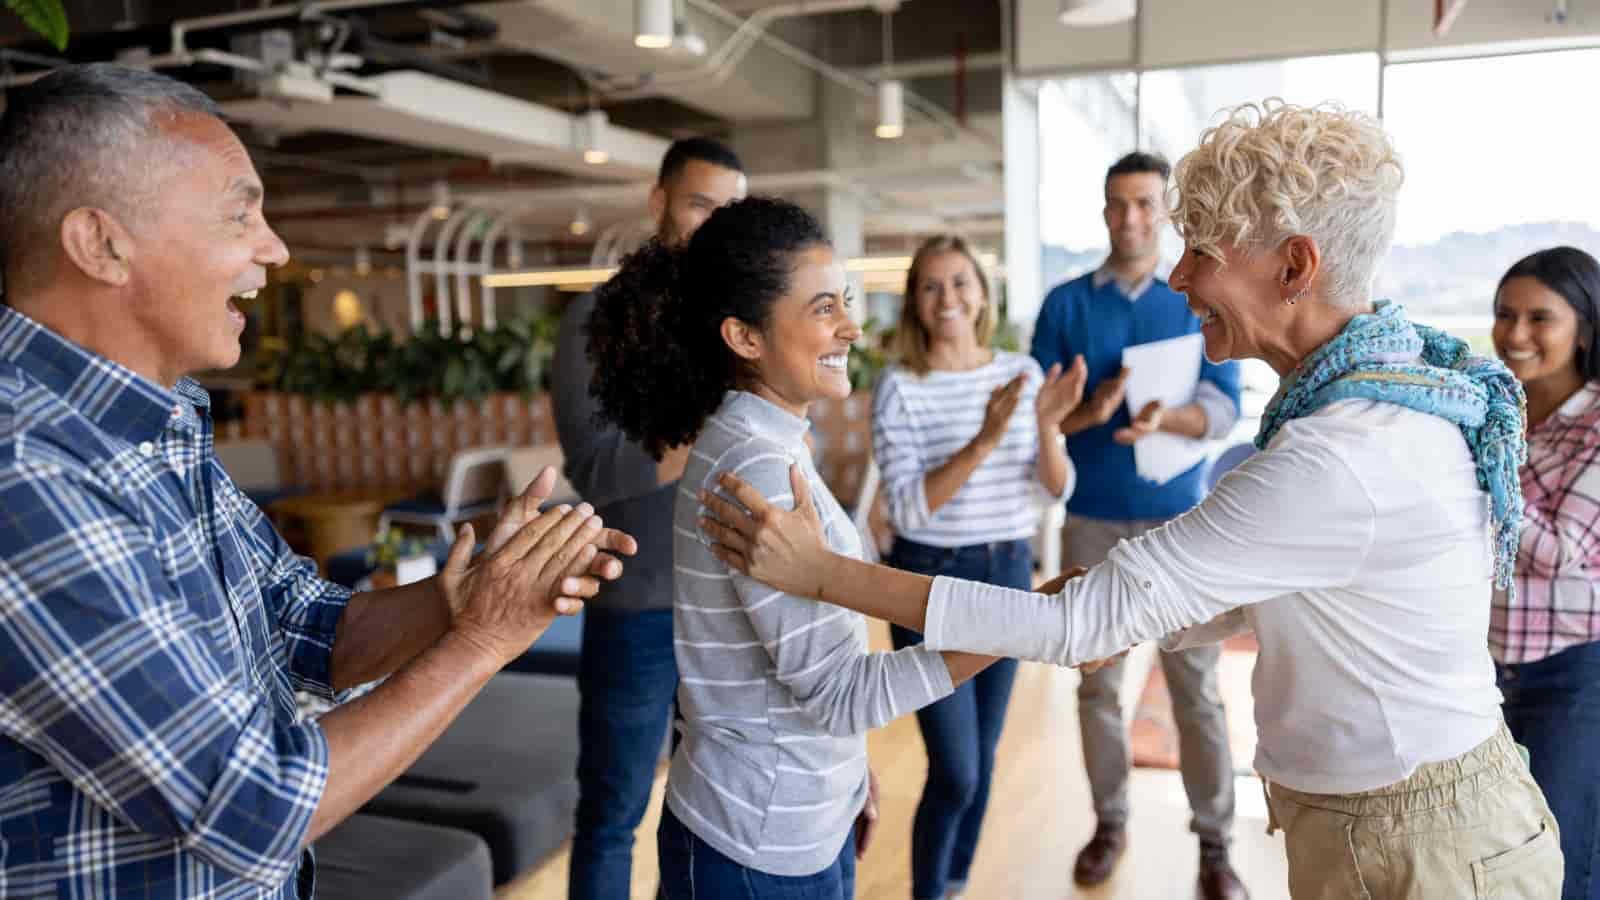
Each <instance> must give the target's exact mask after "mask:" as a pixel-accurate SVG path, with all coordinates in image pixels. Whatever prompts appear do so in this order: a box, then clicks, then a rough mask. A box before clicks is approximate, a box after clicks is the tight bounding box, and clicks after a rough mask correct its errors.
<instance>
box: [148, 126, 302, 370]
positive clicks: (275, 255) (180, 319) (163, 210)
mask: <svg viewBox="0 0 1600 900" xmlns="http://www.w3.org/2000/svg"><path fill="white" fill-rule="evenodd" d="M165 130H166V131H167V136H168V138H169V140H170V143H171V144H172V145H173V146H175V147H176V148H177V150H176V152H178V153H180V154H182V155H183V159H182V165H176V166H173V167H172V171H171V174H169V175H167V176H166V178H165V181H164V182H163V183H162V185H161V187H160V190H158V191H156V192H155V193H154V195H153V197H152V202H151V205H150V206H149V208H147V209H146V210H145V216H144V218H143V221H142V222H141V224H140V225H139V226H138V227H137V228H135V229H132V230H131V231H130V233H129V234H130V241H131V252H130V253H129V254H128V257H127V260H126V262H127V267H128V271H127V281H126V283H125V284H124V285H123V286H122V290H123V292H124V296H125V298H126V301H127V304H128V312H129V317H130V319H131V323H130V324H131V326H132V330H133V333H131V334H129V335H128V336H127V337H128V340H129V341H130V342H133V343H135V344H137V345H138V346H140V347H142V348H144V352H143V353H142V354H141V355H142V356H144V357H146V364H145V366H144V367H142V368H148V369H150V371H141V374H144V375H146V376H147V377H151V378H153V379H155V380H157V381H159V382H160V383H162V384H166V385H171V384H173V383H175V382H176V381H177V380H178V378H180V377H182V376H184V375H187V374H190V373H192V372H199V371H204V370H207V369H223V368H229V367H231V366H233V365H234V364H235V363H237V362H238V361H239V354H240V347H239V336H240V334H241V333H242V332H243V331H244V325H245V317H244V314H243V313H242V312H241V311H240V310H239V308H238V306H237V305H235V303H234V299H235V298H236V297H241V296H242V297H245V298H250V297H254V296H255V292H256V291H257V290H259V289H260V288H261V287H262V286H264V285H265V284H266V280H267V274H266V269H267V267H268V266H279V265H282V264H283V263H285V262H287V261H288V259H289V251H288V249H287V248H286V247H285V246H284V245H283V242H282V241H281V240H279V239H278V236H277V234H275V233H274V232H273V231H272V229H271V228H270V227H269V226H268V225H267V222H266V220H265V219H264V218H263V217H262V213H261V200H262V187H261V178H260V176H258V175H257V174H256V171H255V167H254V166H253V165H252V164H251V162H250V156H249V154H248V153H246V152H245V149H244V146H243V145H242V144H240V143H239V139H238V138H237V137H235V136H234V134H233V132H232V131H231V130H230V129H229V128H228V127H227V126H226V125H225V124H223V123H222V121H221V120H220V119H216V118H214V117H211V116H206V115H200V114H183V115H180V116H177V117H175V118H174V119H173V121H172V122H171V123H170V124H168V125H167V126H166V127H165ZM136 370H139V369H138V368H136Z"/></svg>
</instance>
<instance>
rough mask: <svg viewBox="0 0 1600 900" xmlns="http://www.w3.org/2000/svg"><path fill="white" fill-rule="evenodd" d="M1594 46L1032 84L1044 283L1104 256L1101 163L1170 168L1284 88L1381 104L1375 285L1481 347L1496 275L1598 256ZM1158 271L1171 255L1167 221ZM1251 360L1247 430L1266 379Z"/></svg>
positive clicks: (1289, 95) (1299, 98) (1272, 379)
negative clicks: (1390, 166)
mask: <svg viewBox="0 0 1600 900" xmlns="http://www.w3.org/2000/svg"><path fill="white" fill-rule="evenodd" d="M1597 71H1600V50H1595V49H1590V50H1571V51H1560V52H1549V53H1536V54H1526V55H1520V56H1502V57H1492V58H1478V59H1462V60H1449V61H1437V62H1413V63H1403V64H1392V65H1389V66H1387V67H1385V66H1381V65H1380V64H1379V61H1378V58H1377V56H1376V55H1375V54H1370V53H1356V54H1345V55H1340V56H1325V57H1311V58H1302V59H1287V60H1280V61H1273V62H1260V63H1245V64H1239V65H1230V66H1199V67H1190V68H1181V69H1162V70H1151V71H1146V72H1142V73H1137V74H1136V73H1132V72H1124V73H1115V74H1109V75H1095V76H1085V77H1075V78H1068V79H1061V80H1058V81H1052V82H1049V83H1047V84H1044V85H1042V87H1041V90H1040V104H1039V116H1040V122H1039V126H1040V151H1041V158H1040V170H1041V174H1040V183H1039V208H1040V220H1041V221H1040V225H1041V238H1042V242H1043V244H1044V246H1043V250H1042V252H1043V267H1042V268H1043V276H1044V284H1045V287H1046V289H1047V290H1048V289H1049V288H1050V287H1053V286H1054V285H1056V284H1058V283H1060V282H1061V281H1063V280H1065V279H1067V278H1071V277H1074V276H1076V275H1079V274H1081V273H1083V272H1085V271H1088V270H1089V269H1091V268H1093V267H1094V266H1096V265H1098V264H1099V263H1100V262H1101V260H1102V259H1104V256H1105V253H1106V251H1107V243H1106V236H1105V226H1104V225H1103V223H1102V221H1101V207H1102V205H1103V200H1102V195H1101V191H1102V181H1103V179H1104V174H1105V169H1106V167H1107V166H1108V165H1110V163H1111V162H1112V161H1113V160H1115V159H1116V158H1117V157H1118V156H1120V155H1121V154H1123V153H1125V152H1127V151H1128V150H1130V149H1132V148H1133V147H1135V146H1137V147H1141V148H1143V149H1146V150H1154V151H1156V152H1159V153H1161V154H1162V155H1164V156H1166V157H1167V158H1168V159H1170V160H1172V161H1174V162H1176V161H1177V159H1178V158H1179V157H1181V156H1182V155H1183V154H1184V153H1186V152H1187V151H1188V150H1189V149H1191V148H1193V147H1194V146H1195V144H1196V143H1197V142H1198V141H1199V138H1200V134H1201V132H1202V131H1204V129H1205V128H1206V127H1208V126H1209V125H1211V124H1214V123H1215V122H1216V121H1217V120H1218V118H1219V114H1220V113H1221V111H1223V110H1225V109H1227V108H1229V107H1232V106H1236V105H1238V104H1240V103H1243V102H1247V101H1252V100H1254V101H1259V100H1262V99H1264V98H1267V97H1281V98H1283V99H1285V100H1288V101H1290V102H1292V103H1300V104H1314V103H1320V102H1323V101H1329V100H1332V101H1337V102H1339V103H1341V104H1343V105H1344V106H1346V107H1348V108H1352V109H1359V110H1363V111H1366V112H1370V113H1374V114H1377V113H1379V112H1380V110H1379V103H1380V99H1379V98H1380V79H1381V80H1382V84H1381V88H1382V101H1381V102H1382V110H1381V113H1382V115H1383V120H1384V126H1385V127H1386V128H1387V129H1388V131H1389V133H1390V135H1391V136H1392V137H1393V138H1394V141H1395V145H1396V147H1397V149H1398V150H1399V152H1400V155H1401V158H1402V161H1403V162H1404V164H1405V167H1406V182H1405V187H1404V188H1403V190H1402V192H1401V196H1400V210H1399V229H1398V232H1397V234H1396V240H1395V248H1394V250H1393V252H1392V253H1391V254H1390V257H1389V259H1388V260H1387V261H1386V263H1385V265H1384V266H1383V268H1382V269H1381V270H1380V273H1379V277H1378V282H1377V285H1376V286H1375V287H1376V292H1377V295H1378V296H1383V297H1390V298H1393V299H1395V300H1397V301H1399V302H1401V303H1403V304H1405V305H1406V307H1407V308H1408V309H1409V310H1410V311H1411V312H1412V314H1413V315H1414V316H1416V317H1417V318H1419V319H1422V320H1424V321H1430V322H1432V323H1434V324H1437V325H1440V326H1442V327H1445V328H1447V329H1449V330H1450V331H1452V332H1454V333H1456V334H1459V335H1461V336H1463V337H1466V338H1468V339H1470V340H1472V341H1473V342H1474V344H1476V345H1477V346H1478V347H1479V348H1480V349H1487V347H1488V342H1487V334H1488V329H1489V325H1490V323H1491V316H1490V304H1491V303H1492V301H1493V294H1494V287H1495V284H1496V282H1498V281H1499V278H1500V275H1501V273H1503V272H1504V271H1505V270H1506V268H1507V267H1508V266H1510V265H1511V264H1512V263H1513V262H1515V261H1516V260H1517V259H1520V258H1521V257H1522V256H1524V255H1526V254H1528V253H1531V252H1533V251H1534V250H1538V249H1541V248H1545V247H1552V246H1556V245H1559V244H1569V245H1572V246H1576V247H1580V248H1582V249H1585V250H1587V251H1589V252H1590V253H1593V254H1596V255H1600V179H1596V178H1593V177H1592V176H1591V174H1590V172H1589V169H1590V162H1589V157H1590V156H1591V155H1592V153H1593V148H1595V147H1600V116H1595V115H1593V114H1591V113H1590V111H1589V110H1588V108H1587V107H1586V106H1585V97H1586V92H1587V91H1588V90H1589V88H1590V85H1591V84H1592V83H1593V81H1594V73H1595V72H1597ZM1162 249H1163V257H1164V262H1163V267H1162V269H1161V271H1162V272H1165V271H1167V270H1169V269H1170V267H1171V265H1172V263H1173V262H1174V261H1175V260H1176V259H1177V253H1178V251H1179V249H1180V248H1179V245H1178V240H1177V235H1176V233H1174V232H1172V231H1171V230H1170V229H1169V230H1168V232H1167V233H1166V234H1165V235H1164V236H1163V248H1162ZM1276 381H1277V379H1276V376H1275V375H1274V374H1273V373H1272V372H1271V370H1270V369H1267V368H1266V366H1265V365H1264V364H1259V363H1252V364H1247V365H1246V366H1245V384H1246V396H1245V413H1246V417H1247V421H1246V422H1245V423H1242V424H1241V434H1242V433H1243V431H1244V430H1246V429H1248V428H1249V427H1251V425H1252V423H1251V422H1250V421H1249V419H1250V418H1252V417H1253V416H1254V415H1257V414H1259V411H1260V409H1261V407H1262V406H1263V405H1264V404H1265V401H1266V399H1267V397H1268V396H1269V395H1270V393H1271V391H1272V390H1273V389H1274V388H1275V387H1276Z"/></svg>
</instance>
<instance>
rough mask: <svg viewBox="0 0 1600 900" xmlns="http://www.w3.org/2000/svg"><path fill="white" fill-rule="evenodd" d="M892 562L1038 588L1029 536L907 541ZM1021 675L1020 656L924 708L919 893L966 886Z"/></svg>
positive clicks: (899, 637) (898, 631)
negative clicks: (966, 542)
mask: <svg viewBox="0 0 1600 900" xmlns="http://www.w3.org/2000/svg"><path fill="white" fill-rule="evenodd" d="M888 562H889V564H890V565H892V566H894V567H895V568H897V569H904V570H906V571H908V572H917V573H919V574H922V575H947V576H949V577H951V578H965V579H968V580H970V581H982V582H986V583H988V584H997V585H1000V586H1002V587H1012V588H1021V589H1023V590H1027V589H1028V588H1030V587H1032V586H1033V551H1032V549H1031V548H1030V547H1029V546H1028V542H1027V541H1005V542H1002V543H997V544H972V545H970V546H966V547H956V548H946V547H930V546H928V545H926V544H918V543H915V542H913V541H908V540H905V539H904V538H900V539H897V540H896V541H895V542H894V549H893V550H892V551H890V553H889V560H888ZM890 636H891V637H892V638H893V640H894V646H895V648H896V649H899V648H901V647H909V646H911V645H912V644H918V643H921V642H922V635H920V634H917V633H916V632H915V631H910V630H907V629H905V628H900V627H899V626H895V627H893V628H891V629H890ZM1016 677H1017V661H1016V660H1014V659H1003V660H1001V661H999V662H997V663H995V664H994V665H991V666H990V667H989V668H987V669H984V670H983V671H982V672H980V673H979V674H978V676H977V677H976V678H974V679H972V680H971V681H968V682H967V683H966V684H963V685H962V686H961V687H958V688H956V691H955V693H953V694H951V695H950V696H948V697H946V698H944V699H943V700H940V701H939V702H937V703H934V704H932V705H930V706H926V707H924V708H923V709H921V710H919V711H918V712H917V725H918V726H919V727H920V728H921V729H922V742H923V744H924V745H925V746H926V747H927V750H928V783H927V786H926V787H924V788H923V790H922V802H920V803H919V804H917V815H916V819H915V820H914V821H913V822H912V825H911V895H912V896H913V897H917V898H938V897H943V896H944V895H945V893H946V892H947V891H948V890H949V889H950V887H951V886H952V885H956V886H959V885H962V884H965V883H966V880H967V872H968V870H969V869H971V868H972V856H973V853H974V852H976V850H977V849H978V832H979V830H980V829H982V827H983V814H984V810H985V808H986V807H987V806H988V805H989V782H990V780H991V778H992V776H993V775H994V749H995V745H996V744H998V743H1000V729H1001V727H1002V726H1004V725H1005V721H1006V705H1007V704H1008V703H1009V702H1010V700H1011V683H1012V682H1013V681H1015V680H1016Z"/></svg>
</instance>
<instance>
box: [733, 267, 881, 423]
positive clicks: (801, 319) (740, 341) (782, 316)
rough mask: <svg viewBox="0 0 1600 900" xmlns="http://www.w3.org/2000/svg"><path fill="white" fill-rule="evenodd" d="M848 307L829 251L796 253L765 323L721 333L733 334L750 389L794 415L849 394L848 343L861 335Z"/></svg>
mask: <svg viewBox="0 0 1600 900" xmlns="http://www.w3.org/2000/svg"><path fill="white" fill-rule="evenodd" d="M850 305H851V301H850V297H849V295H848V293H847V288H846V282H845V273H844V266H842V265H841V264H840V263H839V261H838V259H836V258H835V256H834V253H833V248H831V247H828V246H826V245H817V246H813V247H808V248H806V249H804V250H801V251H799V252H797V253H796V254H795V255H794V258H793V261H792V269H791V272H790V275H789V285H788V290H787V291H785V292H784V294H783V296H782V297H779V298H778V299H777V300H776V301H774V302H773V304H772V309H771V312H770V314H769V315H768V317H767V322H766V325H765V326H764V327H762V328H760V329H752V328H748V327H747V326H743V324H742V323H734V322H732V320H730V323H728V324H726V325H725V328H724V334H725V335H727V334H728V332H729V331H730V330H731V331H734V332H737V334H736V335H735V336H733V337H732V338H731V339H729V344H730V346H732V347H733V349H734V352H736V353H738V354H739V355H740V356H742V357H744V358H745V359H746V360H747V361H748V362H749V364H750V367H751V369H752V370H753V373H754V384H753V385H751V386H750V390H751V391H752V392H754V393H756V394H758V395H760V396H762V397H765V398H766V399H768V400H770V401H772V402H773V403H775V404H777V405H778V406H781V407H783V408H784V409H786V410H788V411H789V412H792V413H794V414H795V415H798V416H804V415H806V412H807V410H808V409H809V407H810V405H811V404H812V403H814V402H816V401H817V400H823V399H832V400H842V399H844V398H845V397H848V396H850V374H849V369H848V362H849V356H850V345H851V344H852V343H854V342H855V341H856V340H857V339H859V338H860V337H861V328H860V326H858V325H857V324H856V323H855V320H853V319H852V318H851V317H850Z"/></svg>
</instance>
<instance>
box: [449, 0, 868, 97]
mask: <svg viewBox="0 0 1600 900" xmlns="http://www.w3.org/2000/svg"><path fill="white" fill-rule="evenodd" d="M850 5H851V6H854V7H856V8H865V7H867V6H868V5H869V4H868V3H867V2H865V0H862V2H856V3H852V4H850ZM470 10H471V11H472V12H473V13H475V14H477V15H480V16H483V17H484V18H486V19H490V20H493V21H494V22H495V23H496V24H497V25H498V26H499V28H500V30H499V34H498V35H497V36H496V40H497V41H498V42H499V43H500V44H501V45H503V46H507V47H512V48H515V49H517V50H521V51H523V52H525V53H532V54H534V55H537V56H542V57H544V58H546V59H551V60H555V61H556V62H559V63H562V64H564V65H567V66H571V67H572V68H574V69H578V70H581V71H585V72H593V73H601V74H604V75H605V76H607V77H608V79H611V80H628V79H633V80H635V81H636V82H637V84H638V85H640V86H644V87H648V90H646V91H641V92H640V95H643V94H645V93H648V94H653V95H657V96H662V97H667V98H669V99H672V100H675V101H677V102H679V103H682V104H684V105H685V106H689V107H693V108H695V109H698V110H700V111H702V112H705V113H709V114H711V115H714V116H718V117H720V118H724V119H733V120H741V119H764V118H777V119H805V118H810V117H811V116H812V115H814V114H815V112H816V99H815V95H816V91H815V77H814V76H813V74H812V73H811V72H810V71H809V70H807V69H806V67H805V66H803V65H801V64H800V63H798V62H796V61H794V60H791V59H787V58H785V57H783V56H781V55H779V54H777V53H775V52H772V51H771V50H769V49H767V48H766V47H759V46H758V47H754V48H753V49H749V50H748V51H747V53H746V54H745V55H744V56H743V60H744V61H743V64H742V65H739V66H737V74H736V75H735V76H734V77H727V76H724V77H722V78H721V79H714V78H709V77H706V78H698V79H692V80H691V79H685V78H683V77H682V73H683V72H685V71H688V72H695V71H697V70H700V69H702V68H704V67H706V66H708V65H709V64H711V63H713V62H715V61H716V60H715V57H716V55H717V52H718V51H713V53H712V55H711V56H710V57H708V58H707V59H705V60H702V59H700V58H698V57H696V56H694V55H692V54H689V53H684V52H677V51H673V50H655V49H648V48H641V47H638V46H637V45H635V43H634V38H635V36H636V35H635V33H634V28H635V25H634V20H635V15H634V0H512V2H501V3H484V4H479V5H475V6H472V7H470ZM685 24H686V25H688V26H689V27H690V28H692V29H693V30H694V31H696V32H697V33H699V34H701V35H703V36H704V39H705V41H706V43H707V44H708V45H709V46H711V47H713V48H718V50H720V48H722V47H724V46H725V45H726V44H728V43H729V41H730V40H731V39H732V38H733V37H734V34H735V29H734V28H732V27H730V26H729V25H728V24H726V23H724V22H722V21H719V20H718V19H715V18H713V17H711V16H707V15H704V14H702V13H699V12H695V11H690V12H688V13H687V20H686V23H685ZM744 41H745V38H740V39H739V41H738V43H740V44H742V43H744ZM734 49H738V48H737V47H735V48H734ZM730 73H731V70H730ZM656 79H659V80H660V81H661V84H660V85H659V86H651V85H652V82H653V81H654V80H656ZM674 80H677V83H675V84H674V83H673V82H674Z"/></svg>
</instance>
